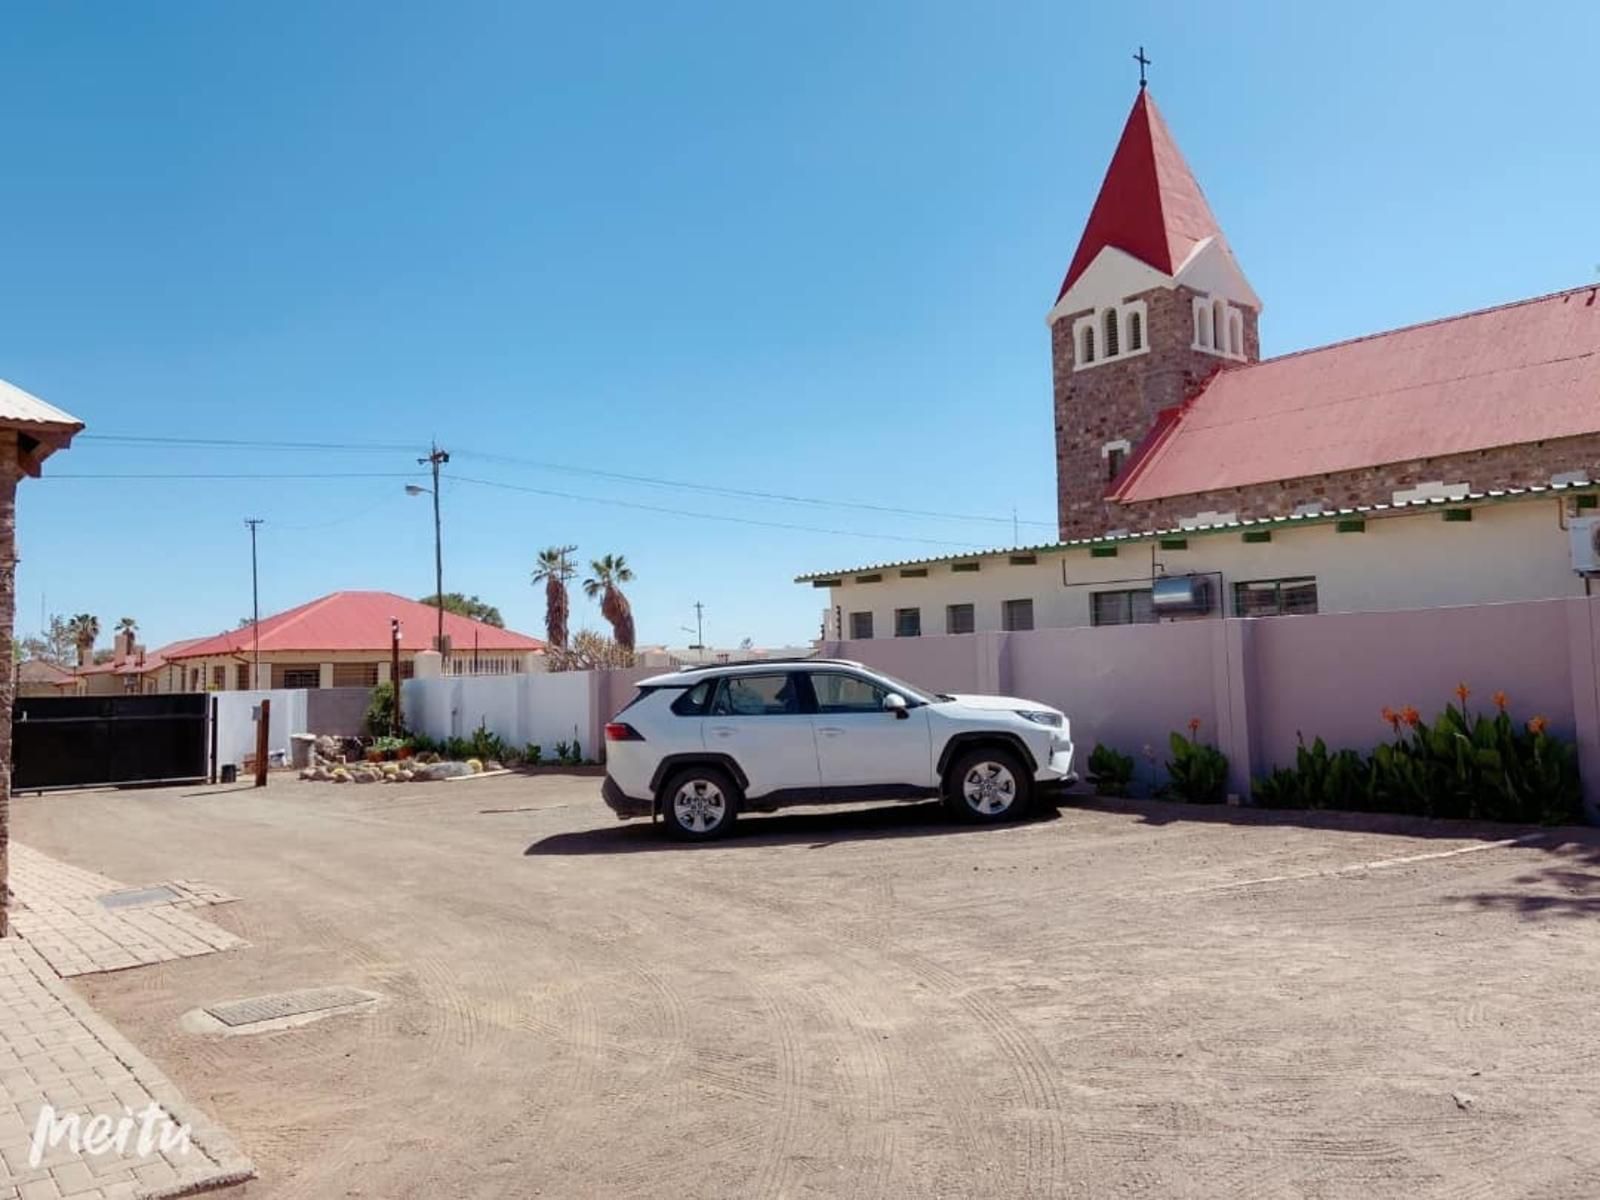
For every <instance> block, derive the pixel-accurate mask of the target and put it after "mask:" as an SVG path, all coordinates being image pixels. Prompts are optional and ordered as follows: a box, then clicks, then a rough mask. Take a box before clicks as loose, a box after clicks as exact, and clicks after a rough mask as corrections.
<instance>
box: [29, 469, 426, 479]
mask: <svg viewBox="0 0 1600 1200" xmlns="http://www.w3.org/2000/svg"><path fill="white" fill-rule="evenodd" d="M420 474H421V472H420V471H305V472H299V471H148V472H126V473H124V472H110V473H106V474H98V473H91V472H83V471H79V472H72V471H68V472H64V473H57V472H53V471H52V472H51V473H50V474H49V475H48V476H45V478H47V479H415V478H417V477H418V476H419V475H420Z"/></svg>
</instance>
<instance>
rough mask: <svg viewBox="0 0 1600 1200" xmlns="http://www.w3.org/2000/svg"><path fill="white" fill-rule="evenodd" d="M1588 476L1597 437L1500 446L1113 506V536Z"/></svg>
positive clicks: (1597, 463)
mask: <svg viewBox="0 0 1600 1200" xmlns="http://www.w3.org/2000/svg"><path fill="white" fill-rule="evenodd" d="M1568 471H1587V473H1588V475H1589V478H1591V479H1600V434H1585V435H1584V436H1582V437H1571V438H1556V439H1552V440H1550V441H1546V442H1527V443H1524V444H1522V445H1519V446H1496V447H1494V448H1493V449H1490V450H1478V451H1473V452H1471V453H1468V454H1451V455H1443V456H1440V457H1437V458H1418V459H1412V460H1411V461H1409V462H1399V463H1386V464H1384V465H1382V466H1377V467H1364V468H1362V469H1360V470H1357V471H1341V472H1338V473H1336V474H1333V475H1315V476H1310V477H1308V478H1304V479H1290V480H1285V481H1281V482H1272V483H1260V484H1252V485H1250V486H1247V487H1242V488H1227V489H1225V490H1222V491H1216V492H1203V493H1199V494H1196V495H1190V496H1170V497H1167V498H1165V499H1161V500H1149V501H1144V502H1141V503H1137V504H1127V505H1120V504H1119V505H1110V506H1108V507H1110V508H1112V509H1114V510H1115V512H1116V515H1115V516H1114V517H1112V521H1113V524H1112V525H1110V526H1108V528H1125V529H1133V530H1137V531H1148V530H1151V529H1164V528H1170V527H1172V526H1175V525H1177V524H1178V522H1179V520H1180V519H1181V518H1183V517H1190V516H1194V515H1196V514H1198V513H1205V512H1217V513H1230V512H1231V513H1237V514H1238V515H1239V516H1240V517H1277V516H1288V515H1289V514H1291V513H1293V512H1294V510H1295V508H1296V507H1298V506H1300V505H1302V504H1314V503H1317V502H1319V501H1320V502H1321V503H1322V505H1323V506H1324V507H1325V508H1329V509H1333V508H1348V507H1352V506H1354V505H1357V504H1387V503H1389V502H1390V500H1391V499H1392V498H1393V494H1394V493H1395V492H1397V491H1402V490H1404V489H1406V488H1411V487H1415V486H1417V485H1418V484H1422V483H1431V482H1440V483H1445V484H1451V483H1468V484H1471V486H1472V490H1473V491H1479V492H1481V491H1486V490H1488V489H1490V488H1504V487H1527V486H1529V485H1531V484H1546V483H1549V482H1550V477H1551V476H1552V475H1557V474H1562V473H1565V472H1568Z"/></svg>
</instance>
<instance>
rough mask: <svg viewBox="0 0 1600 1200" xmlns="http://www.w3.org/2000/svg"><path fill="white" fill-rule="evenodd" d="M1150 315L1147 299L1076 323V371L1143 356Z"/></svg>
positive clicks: (1105, 310) (1074, 329) (1073, 324)
mask: <svg viewBox="0 0 1600 1200" xmlns="http://www.w3.org/2000/svg"><path fill="white" fill-rule="evenodd" d="M1148 319H1149V313H1148V311H1147V307H1146V305H1145V302H1144V301H1143V300H1130V301H1128V302H1127V303H1125V304H1114V305H1109V306H1107V307H1105V308H1101V309H1099V310H1097V311H1096V312H1092V313H1088V314H1086V315H1085V316H1082V317H1079V318H1078V319H1077V320H1076V321H1074V322H1073V323H1072V342H1073V345H1074V346H1075V347H1076V350H1077V353H1076V355H1075V359H1074V362H1073V369H1074V370H1077V371H1081V370H1083V369H1084V368H1085V367H1093V366H1099V365H1100V364H1101V363H1108V362H1116V361H1118V360H1120V359H1124V358H1127V357H1128V356H1129V355H1133V354H1143V353H1144V352H1145V351H1146V350H1148V349H1149V346H1148V345H1147V344H1146V337H1145V327H1146V324H1147V322H1148Z"/></svg>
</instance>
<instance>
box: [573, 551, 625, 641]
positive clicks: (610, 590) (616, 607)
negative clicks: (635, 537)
mask: <svg viewBox="0 0 1600 1200" xmlns="http://www.w3.org/2000/svg"><path fill="white" fill-rule="evenodd" d="M589 568H590V569H591V570H592V571H593V572H594V575H593V576H592V577H591V578H589V579H585V580H584V581H583V594H584V595H585V596H588V597H589V599H591V600H593V599H594V598H595V597H596V596H599V597H600V615H601V616H602V617H604V618H605V619H606V620H607V621H610V622H611V632H612V634H613V635H614V636H615V637H616V640H617V645H619V646H621V647H622V648H623V649H624V650H626V651H628V653H630V654H631V653H633V609H632V608H631V607H630V606H629V605H628V598H627V597H626V596H624V595H623V594H622V592H621V591H620V590H619V589H618V587H617V585H618V584H619V583H631V582H632V581H633V572H632V571H631V570H629V568H628V563H627V560H626V559H624V558H623V557H622V555H620V554H616V555H612V554H608V555H606V556H605V557H604V558H597V559H595V560H593V561H592V562H591V563H590V564H589Z"/></svg>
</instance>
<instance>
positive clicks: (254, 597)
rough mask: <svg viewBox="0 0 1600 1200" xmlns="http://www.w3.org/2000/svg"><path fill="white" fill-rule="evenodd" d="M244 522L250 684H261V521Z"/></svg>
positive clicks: (253, 686) (248, 520)
mask: <svg viewBox="0 0 1600 1200" xmlns="http://www.w3.org/2000/svg"><path fill="white" fill-rule="evenodd" d="M244 523H245V524H246V525H248V526H250V634H251V636H252V637H253V638H254V639H255V663H254V665H253V666H252V667H251V668H250V686H251V687H252V688H258V687H260V686H261V588H260V586H259V584H258V579H257V575H256V527H257V526H258V525H260V524H261V523H262V521H261V518H260V517H246V518H245V519H244Z"/></svg>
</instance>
